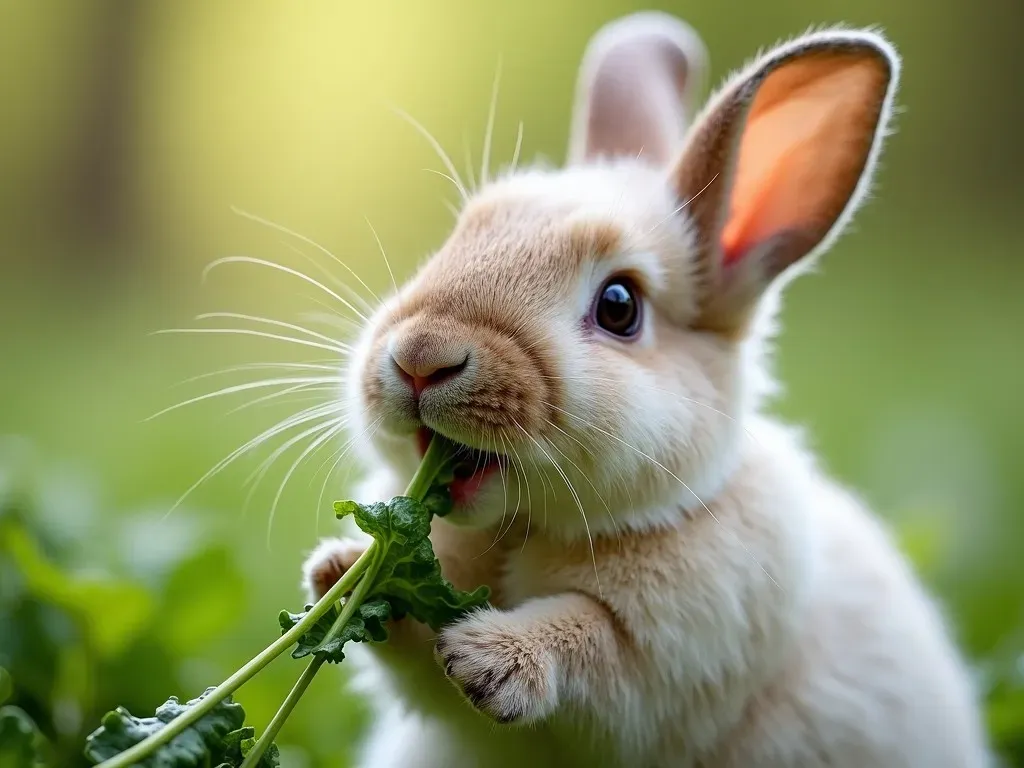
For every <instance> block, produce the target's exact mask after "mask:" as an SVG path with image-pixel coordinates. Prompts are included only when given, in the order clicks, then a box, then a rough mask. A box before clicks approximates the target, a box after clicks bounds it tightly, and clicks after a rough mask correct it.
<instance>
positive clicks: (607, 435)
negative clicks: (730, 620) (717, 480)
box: [545, 403, 782, 589]
mask: <svg viewBox="0 0 1024 768" xmlns="http://www.w3.org/2000/svg"><path fill="white" fill-rule="evenodd" d="M545 405H546V406H547V407H550V408H554V409H555V410H556V411H561V412H562V413H564V414H565V415H566V416H570V417H572V418H574V419H576V420H577V421H580V422H582V423H583V424H584V425H585V426H587V427H588V428H590V429H594V430H597V431H598V432H600V433H601V434H603V435H604V436H605V437H610V438H611V439H612V440H615V441H616V442H617V443H620V444H622V445H623V446H625V447H626V448H629V449H630V450H631V451H635V452H636V453H637V454H639V455H640V456H642V457H644V458H645V459H647V460H648V461H649V462H651V463H652V464H654V465H655V466H656V467H659V468H660V469H662V470H664V471H665V472H667V473H668V474H669V476H670V477H672V478H673V479H674V480H675V481H676V482H678V483H679V484H680V485H681V486H683V488H685V489H686V490H687V491H689V492H690V493H691V494H692V495H693V497H694V498H695V499H697V501H698V502H700V505H701V506H702V507H704V510H705V511H706V512H707V513H708V514H709V515H711V519H712V520H714V521H715V522H716V523H717V524H718V525H720V526H721V525H722V521H721V520H719V519H718V517H717V516H716V515H715V513H714V512H712V511H711V508H710V507H708V505H707V504H705V503H704V501H703V499H701V498H700V496H698V495H697V494H696V493H694V492H693V489H692V488H690V486H688V485H687V484H686V483H685V482H683V480H682V478H680V477H679V476H678V475H676V474H675V473H674V472H673V471H672V470H671V469H669V468H668V467H666V466H665V465H664V464H662V463H661V462H660V461H658V460H657V459H655V458H654V457H652V456H648V455H647V454H646V453H644V452H643V451H641V450H640V449H639V448H637V447H635V446H633V445H630V444H629V443H627V442H626V441H625V440H623V439H621V438H620V437H618V436H617V435H613V434H612V433H611V432H609V431H608V430H606V429H601V427H599V426H597V425H596V424H592V423H590V422H588V421H587V420H586V419H584V418H582V417H580V416H577V415H576V414H575V413H571V412H569V411H567V410H565V409H564V408H559V407H558V406H556V405H551V403H546V404H545ZM723 527H724V526H723ZM726 530H730V531H731V530H732V529H726ZM733 535H735V532H733ZM736 540H737V541H738V542H739V545H740V546H741V547H743V549H744V550H745V551H746V553H747V555H749V556H750V559H751V560H752V561H753V562H754V563H755V564H756V565H757V567H758V568H760V569H761V571H762V572H763V573H764V575H765V576H767V577H768V578H769V579H770V580H771V582H772V584H774V585H775V586H776V587H778V588H779V589H782V587H781V586H780V585H779V583H778V582H777V581H776V580H775V579H774V578H772V575H771V574H770V573H768V571H766V570H765V568H764V566H763V565H761V563H760V562H758V560H757V558H756V557H754V553H753V552H751V551H750V550H749V549H748V548H747V545H746V544H744V543H743V540H742V539H740V538H739V536H736Z"/></svg>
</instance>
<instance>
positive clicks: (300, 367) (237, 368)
mask: <svg viewBox="0 0 1024 768" xmlns="http://www.w3.org/2000/svg"><path fill="white" fill-rule="evenodd" d="M259 370H271V371H272V370H296V371H337V370H338V366H337V365H320V364H314V363H243V364H242V365H233V366H231V367H229V368H220V369H218V370H216V371H209V372H208V373H200V374H199V375H198V376H190V377H189V378H187V379H182V380H181V381H179V382H176V383H175V384H173V385H171V386H175V387H180V386H184V385H185V384H191V383H192V382H195V381H201V380H203V379H209V378H212V377H214V376H226V375H227V374H229V373H241V372H243V371H259Z"/></svg>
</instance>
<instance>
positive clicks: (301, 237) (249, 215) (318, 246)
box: [231, 206, 380, 302]
mask: <svg viewBox="0 0 1024 768" xmlns="http://www.w3.org/2000/svg"><path fill="white" fill-rule="evenodd" d="M231 210H232V211H234V212H235V213H237V214H238V215H239V216H244V217H245V218H247V219H250V220H252V221H255V222H257V223H259V224H262V225H264V226H266V227H270V228H271V229H276V230H277V231H278V232H283V233H284V234H286V235H290V236H291V237H294V238H295V239H296V240H301V241H302V242H304V243H306V244H307V245H310V246H312V247H313V248H316V249H317V250H318V251H320V252H321V253H323V254H324V255H326V256H328V257H330V258H332V259H334V261H335V262H336V263H337V264H338V265H339V266H341V267H342V268H343V269H345V270H346V271H348V273H349V274H350V275H352V277H354V278H355V279H356V280H358V281H359V284H360V285H361V286H363V288H365V289H366V291H367V293H369V294H370V295H371V296H373V297H374V298H375V299H376V300H377V301H378V302H379V301H380V297H379V296H377V294H376V293H374V292H373V289H372V288H371V287H370V286H368V285H367V284H366V283H365V282H363V279H362V278H361V277H359V275H358V274H356V272H355V270H353V269H352V267H350V266H349V265H348V264H346V263H345V262H344V261H342V260H341V259H339V258H338V257H337V256H335V255H334V254H333V253H331V252H330V251H329V250H327V248H325V247H324V246H322V245H321V244H320V243H318V242H317V241H316V240H313V239H312V238H310V237H306V236H305V235H300V234H299V233H298V232H296V231H294V230H292V229H289V228H288V227H286V226H283V225H282V224H277V223H275V222H273V221H268V220H267V219H264V218H262V217H260V216H257V215H256V214H254V213H249V212H247V211H243V210H242V209H240V208H236V207H235V206H232V207H231Z"/></svg>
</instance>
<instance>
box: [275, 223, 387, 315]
mask: <svg viewBox="0 0 1024 768" xmlns="http://www.w3.org/2000/svg"><path fill="white" fill-rule="evenodd" d="M278 242H279V243H281V245H283V246H284V247H285V248H287V249H288V250H289V251H291V252H292V253H294V254H296V255H298V256H301V257H302V258H304V259H305V260H306V261H308V262H309V263H310V264H312V265H313V266H314V267H316V268H317V270H318V271H319V272H320V273H321V274H323V276H324V277H326V278H327V279H328V280H330V281H331V282H332V283H334V284H335V285H336V286H338V288H340V289H341V290H343V291H344V292H345V294H346V295H347V296H351V297H352V300H353V301H356V302H358V303H359V305H360V306H361V307H362V308H363V311H365V312H366V313H367V314H370V315H372V314H373V312H374V306H373V305H372V304H370V302H368V301H367V300H366V299H365V297H363V295H362V294H360V293H359V291H357V290H356V289H355V288H353V287H352V286H351V285H349V284H348V283H346V282H345V281H344V280H339V279H338V278H337V277H335V276H334V275H333V274H332V273H331V272H330V270H328V269H325V268H324V266H323V265H322V264H321V263H320V262H319V261H317V260H316V259H314V258H313V257H312V256H310V255H309V254H308V253H306V252H305V251H304V250H302V249H301V248H299V247H298V246H297V245H295V244H294V243H289V242H288V241H287V240H278ZM360 282H362V281H360ZM367 290H369V289H367ZM370 293H371V294H372V295H373V297H374V298H375V299H377V301H378V302H380V299H379V298H377V294H376V293H374V292H373V291H370Z"/></svg>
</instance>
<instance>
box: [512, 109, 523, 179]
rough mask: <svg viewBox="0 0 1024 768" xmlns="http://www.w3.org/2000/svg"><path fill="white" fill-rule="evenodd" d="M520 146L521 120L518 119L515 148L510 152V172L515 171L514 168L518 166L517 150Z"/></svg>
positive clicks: (521, 145) (521, 134) (521, 143)
mask: <svg viewBox="0 0 1024 768" xmlns="http://www.w3.org/2000/svg"><path fill="white" fill-rule="evenodd" d="M522 148H523V121H522V120H520V121H519V130H518V131H517V132H516V148H515V150H514V151H513V152H512V164H511V166H510V167H511V169H512V173H515V172H516V169H517V168H519V151H520V150H521V149H522Z"/></svg>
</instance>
